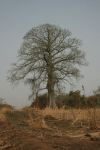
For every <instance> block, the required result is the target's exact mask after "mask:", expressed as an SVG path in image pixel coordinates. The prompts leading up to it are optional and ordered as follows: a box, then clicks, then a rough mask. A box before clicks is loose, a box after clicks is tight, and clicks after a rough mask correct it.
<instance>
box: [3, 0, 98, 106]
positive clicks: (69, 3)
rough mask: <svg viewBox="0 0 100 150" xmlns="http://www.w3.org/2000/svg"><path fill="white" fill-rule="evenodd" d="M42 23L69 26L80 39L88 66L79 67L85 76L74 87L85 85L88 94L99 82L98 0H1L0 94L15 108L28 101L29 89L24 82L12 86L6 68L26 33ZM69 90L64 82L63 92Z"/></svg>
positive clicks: (15, 60) (78, 88) (7, 68)
mask: <svg viewBox="0 0 100 150" xmlns="http://www.w3.org/2000/svg"><path fill="white" fill-rule="evenodd" d="M45 23H49V24H52V25H59V26H60V27H61V28H62V29H69V30H70V31H71V32H72V38H73V37H76V38H78V39H80V40H83V46H82V47H81V50H83V51H84V52H86V60H87V61H88V62H89V66H88V67H82V68H80V70H81V73H82V74H83V75H84V78H83V79H82V80H80V81H79V82H78V83H77V82H75V84H76V88H74V89H73V90H74V91H75V90H80V91H82V85H84V87H85V92H86V95H87V96H89V95H91V94H92V91H93V90H96V89H97V88H98V86H100V0H0V98H4V99H5V102H6V103H7V104H10V105H12V106H16V107H17V108H22V107H24V106H27V105H30V103H31V102H30V101H29V100H28V96H29V94H31V91H30V88H29V87H28V86H24V84H23V83H20V84H19V85H18V86H17V87H15V88H14V89H12V87H11V84H10V83H9V82H8V81H7V78H6V76H7V71H8V70H9V69H10V68H11V67H10V64H11V63H14V62H15V63H16V62H17V51H18V49H19V48H20V46H21V44H22V42H23V37H24V36H25V34H26V33H27V32H28V31H29V30H30V29H31V28H32V27H37V26H39V25H41V24H45ZM91 89H92V90H91ZM70 90H71V87H70V85H69V84H66V90H65V92H66V93H68V92H69V91H70ZM81 94H83V91H82V92H81Z"/></svg>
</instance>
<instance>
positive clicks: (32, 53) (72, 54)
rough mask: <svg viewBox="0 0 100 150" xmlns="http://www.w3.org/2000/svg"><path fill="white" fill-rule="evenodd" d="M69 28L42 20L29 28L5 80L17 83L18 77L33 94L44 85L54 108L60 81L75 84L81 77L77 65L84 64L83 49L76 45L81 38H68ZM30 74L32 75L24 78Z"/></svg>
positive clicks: (49, 105) (50, 105)
mask: <svg viewBox="0 0 100 150" xmlns="http://www.w3.org/2000/svg"><path fill="white" fill-rule="evenodd" d="M70 36H71V32H70V31H69V30H66V29H61V28H60V27H59V26H55V25H50V24H43V25H40V26H38V27H34V28H32V29H31V30H30V31H29V32H27V33H26V35H25V36H24V37H23V39H24V42H23V44H22V46H21V47H20V49H19V50H18V58H19V59H18V62H17V63H12V68H11V70H9V76H8V77H7V79H8V81H9V82H11V83H12V85H17V84H18V83H19V82H20V81H24V83H25V84H29V85H30V86H31V88H32V94H31V95H30V96H29V99H31V98H32V97H33V95H34V94H36V93H38V92H39V91H40V90H44V89H47V91H48V103H47V106H48V107H51V108H56V106H55V100H54V94H55V93H56V92H58V90H60V89H61V83H62V82H64V83H66V82H68V83H69V84H70V85H72V86H74V84H73V81H72V78H73V77H74V78H75V79H76V80H77V81H78V80H79V79H80V78H82V77H83V75H81V74H80V70H79V69H78V68H76V65H79V66H87V65H88V63H87V62H86V58H85V52H83V51H81V50H80V49H79V47H80V46H81V45H82V41H81V40H79V39H76V38H70ZM29 74H33V77H31V78H27V76H28V75H29Z"/></svg>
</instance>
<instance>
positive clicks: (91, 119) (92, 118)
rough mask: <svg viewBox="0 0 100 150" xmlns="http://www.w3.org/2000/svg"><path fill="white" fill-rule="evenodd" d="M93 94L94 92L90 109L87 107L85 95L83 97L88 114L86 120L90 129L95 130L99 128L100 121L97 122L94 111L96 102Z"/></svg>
mask: <svg viewBox="0 0 100 150" xmlns="http://www.w3.org/2000/svg"><path fill="white" fill-rule="evenodd" d="M82 88H83V91H84V94H85V89H84V86H82ZM95 95H96V94H94V102H93V108H92V109H90V108H89V107H88V104H87V97H86V95H85V99H86V110H87V112H88V114H89V120H88V123H89V127H90V129H92V130H95V129H98V128H99V125H100V122H99V119H98V117H97V112H96V109H97V108H96V102H95Z"/></svg>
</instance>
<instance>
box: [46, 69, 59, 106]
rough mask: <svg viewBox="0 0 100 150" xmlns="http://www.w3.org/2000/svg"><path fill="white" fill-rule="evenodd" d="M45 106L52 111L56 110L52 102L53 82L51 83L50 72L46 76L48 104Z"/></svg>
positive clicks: (53, 101)
mask: <svg viewBox="0 0 100 150" xmlns="http://www.w3.org/2000/svg"><path fill="white" fill-rule="evenodd" d="M47 106H48V107H50V108H52V109H57V106H56V104H55V100H54V82H53V73H52V71H51V72H50V74H49V75H48V103H47Z"/></svg>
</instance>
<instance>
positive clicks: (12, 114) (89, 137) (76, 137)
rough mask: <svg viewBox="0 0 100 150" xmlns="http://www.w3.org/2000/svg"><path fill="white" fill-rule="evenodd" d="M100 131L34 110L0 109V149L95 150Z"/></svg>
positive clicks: (99, 138) (81, 123) (83, 123)
mask: <svg viewBox="0 0 100 150" xmlns="http://www.w3.org/2000/svg"><path fill="white" fill-rule="evenodd" d="M99 149H100V129H99V128H98V129H96V130H92V129H90V128H89V127H88V126H86V125H85V122H84V121H83V122H82V121H81V122H80V121H78V120H77V121H76V122H75V123H73V119H68V120H64V119H58V118H55V117H53V116H52V115H50V114H45V115H43V114H42V113H39V112H38V111H37V110H36V109H34V108H31V107H27V108H26V109H22V110H11V109H6V108H4V109H1V110H0V150H99Z"/></svg>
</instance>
